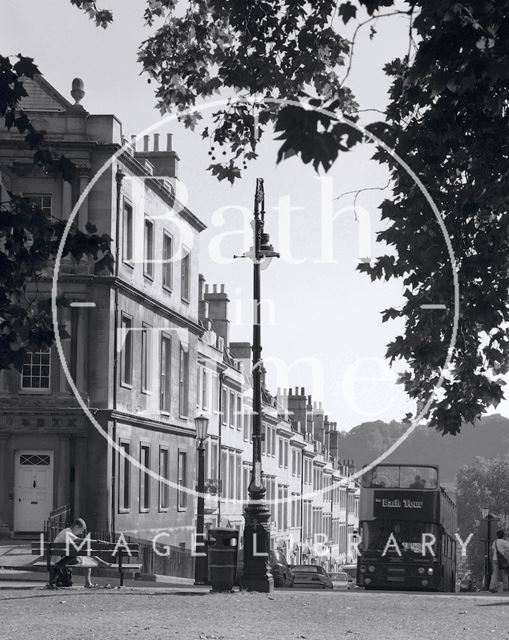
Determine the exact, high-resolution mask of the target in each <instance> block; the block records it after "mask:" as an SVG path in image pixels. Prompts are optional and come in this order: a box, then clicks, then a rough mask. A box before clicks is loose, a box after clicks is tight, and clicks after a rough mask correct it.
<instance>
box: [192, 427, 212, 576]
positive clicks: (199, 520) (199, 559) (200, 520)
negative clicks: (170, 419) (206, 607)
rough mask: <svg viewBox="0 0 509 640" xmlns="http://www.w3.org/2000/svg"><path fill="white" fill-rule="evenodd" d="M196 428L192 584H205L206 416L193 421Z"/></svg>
mask: <svg viewBox="0 0 509 640" xmlns="http://www.w3.org/2000/svg"><path fill="white" fill-rule="evenodd" d="M194 423H195V426H196V439H197V441H198V504H197V512H196V547H197V548H198V547H200V548H201V551H200V552H197V554H196V558H195V565H194V584H206V583H207V557H206V556H205V555H203V549H204V547H205V545H204V540H203V534H204V525H205V495H204V494H205V444H204V442H205V440H206V439H207V430H208V426H209V419H208V418H207V417H206V416H197V417H196V418H195V419H194Z"/></svg>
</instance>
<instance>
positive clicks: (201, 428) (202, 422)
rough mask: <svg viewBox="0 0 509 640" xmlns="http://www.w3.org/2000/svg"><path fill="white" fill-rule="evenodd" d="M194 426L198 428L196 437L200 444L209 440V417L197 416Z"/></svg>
mask: <svg viewBox="0 0 509 640" xmlns="http://www.w3.org/2000/svg"><path fill="white" fill-rule="evenodd" d="M194 424H195V426H196V437H197V438H198V440H200V442H203V441H204V440H206V439H207V431H208V428H209V419H208V418H207V416H203V415H200V416H196V418H195V419H194Z"/></svg>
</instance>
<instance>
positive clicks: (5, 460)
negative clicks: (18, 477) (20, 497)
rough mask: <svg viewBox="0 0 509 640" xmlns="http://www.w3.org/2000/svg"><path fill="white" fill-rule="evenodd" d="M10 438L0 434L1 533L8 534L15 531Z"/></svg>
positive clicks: (7, 435)
mask: <svg viewBox="0 0 509 640" xmlns="http://www.w3.org/2000/svg"><path fill="white" fill-rule="evenodd" d="M10 438H11V436H10V434H8V433H0V487H2V491H0V533H7V532H8V531H9V530H12V529H13V523H12V513H13V511H12V505H13V499H14V498H13V491H14V478H12V477H9V469H12V465H10V464H9V456H10V455H11V450H10Z"/></svg>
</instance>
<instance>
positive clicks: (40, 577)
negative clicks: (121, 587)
mask: <svg viewBox="0 0 509 640" xmlns="http://www.w3.org/2000/svg"><path fill="white" fill-rule="evenodd" d="M37 560H38V557H37V556H33V555H32V547H31V542H30V541H28V542H26V541H15V540H13V541H4V540H0V590H5V589H7V588H9V585H16V584H18V583H19V584H18V588H21V587H23V588H28V587H30V588H38V587H41V584H42V585H44V584H45V583H46V582H47V581H48V574H47V572H46V568H45V567H43V566H39V567H37V566H35V567H34V566H33V565H32V563H33V562H35V561H37ZM83 573H84V572H83V569H81V568H80V567H73V583H75V584H78V585H82V584H83V583H84V576H83ZM130 575H131V576H132V574H129V572H126V574H125V576H126V577H125V580H124V584H125V585H126V586H133V587H135V586H136V587H143V586H147V587H156V588H157V587H158V586H159V585H161V586H163V587H178V588H181V587H188V586H192V585H193V582H194V580H193V579H192V578H178V577H172V576H150V577H148V576H145V579H141V580H133V579H130V578H129V576H130ZM92 579H93V582H94V583H95V584H98V585H99V586H101V587H110V586H111V587H114V586H116V585H118V582H119V578H118V572H117V571H116V570H115V569H94V570H93V571H92Z"/></svg>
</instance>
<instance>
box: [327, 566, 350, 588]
mask: <svg viewBox="0 0 509 640" xmlns="http://www.w3.org/2000/svg"><path fill="white" fill-rule="evenodd" d="M330 579H331V581H332V586H333V587H334V589H342V590H343V591H349V590H350V589H351V588H352V587H353V585H354V581H353V579H352V578H351V577H350V576H349V575H348V573H346V572H345V571H337V572H335V573H331V574H330Z"/></svg>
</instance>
